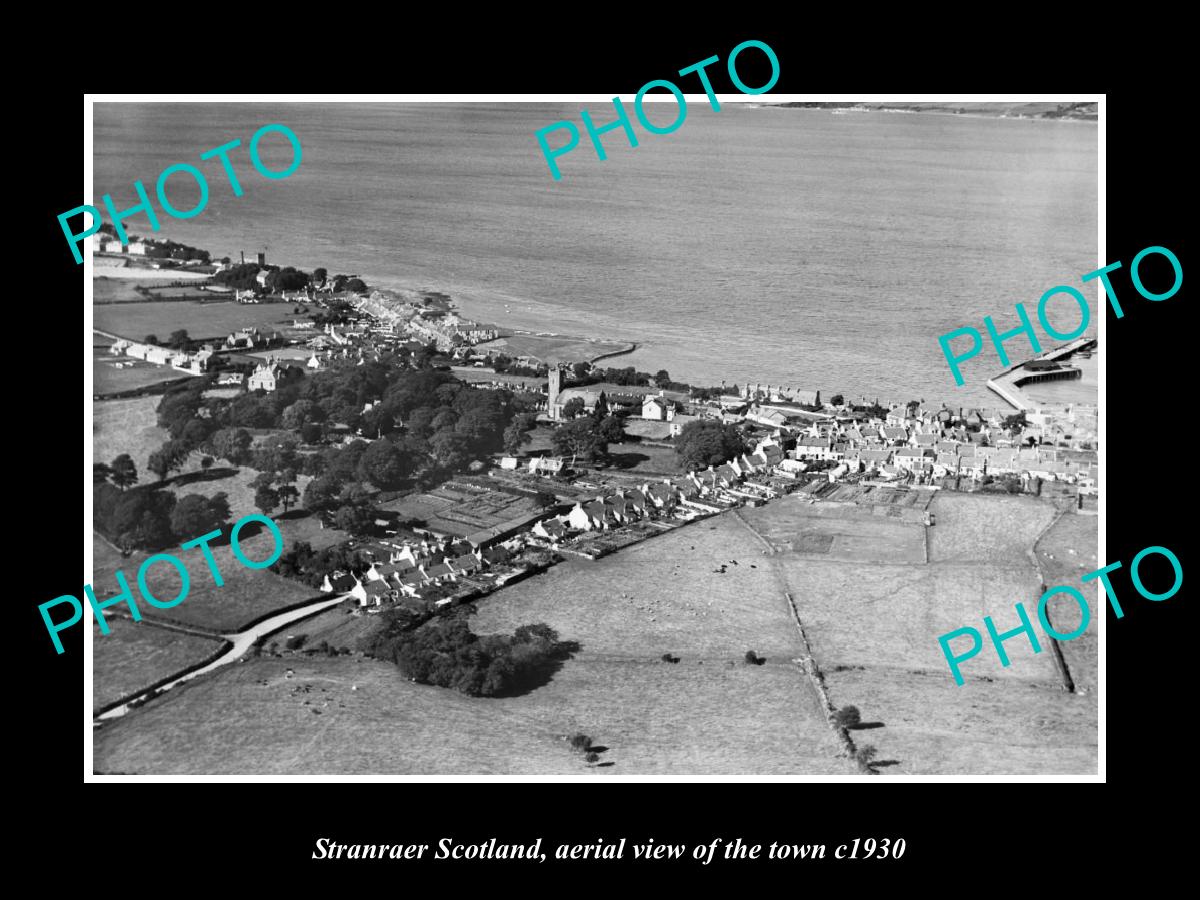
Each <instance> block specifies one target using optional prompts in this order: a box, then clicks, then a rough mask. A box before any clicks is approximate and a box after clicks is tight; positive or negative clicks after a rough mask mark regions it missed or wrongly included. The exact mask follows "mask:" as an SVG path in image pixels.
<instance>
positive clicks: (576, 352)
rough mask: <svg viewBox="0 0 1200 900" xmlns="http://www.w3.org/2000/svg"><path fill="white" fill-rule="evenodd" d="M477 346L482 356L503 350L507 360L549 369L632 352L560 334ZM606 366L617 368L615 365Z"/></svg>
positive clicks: (618, 344) (519, 337)
mask: <svg viewBox="0 0 1200 900" xmlns="http://www.w3.org/2000/svg"><path fill="white" fill-rule="evenodd" d="M477 346H478V349H479V350H480V351H482V352H484V353H486V352H488V351H489V350H503V351H504V352H505V353H507V354H508V355H509V356H514V357H516V356H532V357H535V358H537V359H540V360H541V361H542V362H544V363H549V364H550V365H554V364H555V363H560V362H561V363H574V362H591V361H592V360H594V359H596V358H597V357H600V356H606V355H607V354H610V353H617V352H619V351H622V350H632V349H633V345H632V344H627V343H621V342H618V341H599V340H587V339H584V338H573V337H567V336H565V335H561V334H555V335H540V334H513V335H509V336H508V337H502V338H497V339H496V340H494V341H484V342H483V343H482V344H479V345H477ZM607 364H608V365H612V366H617V365H618V363H617V362H615V361H613V362H608V363H607Z"/></svg>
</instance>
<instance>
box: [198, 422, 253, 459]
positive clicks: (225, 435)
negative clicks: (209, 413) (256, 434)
mask: <svg viewBox="0 0 1200 900" xmlns="http://www.w3.org/2000/svg"><path fill="white" fill-rule="evenodd" d="M253 442H254V439H253V438H252V437H251V436H250V432H248V431H247V430H246V429H245V428H222V429H221V430H220V431H218V432H216V433H215V434H213V435H212V437H211V438H209V445H210V446H211V447H212V452H213V453H214V454H216V455H217V456H219V457H221V458H222V459H227V460H229V461H230V462H231V463H234V464H235V465H237V464H239V463H242V462H245V461H246V459H247V458H248V455H249V454H248V451H249V449H250V445H251V444H252V443H253Z"/></svg>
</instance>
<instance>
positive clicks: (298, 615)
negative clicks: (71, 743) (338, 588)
mask: <svg viewBox="0 0 1200 900" xmlns="http://www.w3.org/2000/svg"><path fill="white" fill-rule="evenodd" d="M349 596H350V595H349V594H343V595H342V596H340V597H334V598H332V599H325V600H318V601H316V602H315V603H310V604H308V605H307V606H301V607H298V608H297V609H291V610H288V611H287V612H283V613H280V614H279V615H277V616H272V617H271V618H269V619H264V620H263V621H261V622H259V623H258V624H257V625H253V626H251V627H250V628H247V629H246V630H245V631H239V632H238V633H237V634H223V635H221V637H223V638H225V640H227V641H229V642H230V643H231V644H233V646H232V647H231V648H230V649H229V650H227V651H226V652H225V653H223V654H222V655H221V656H219V657H217V658H216V659H215V660H213V661H212V662H210V663H209V664H208V665H207V666H203V667H202V668H199V669H196V671H194V672H188V673H187V674H186V675H181V676H180V677H178V678H176V679H174V680H173V681H169V682H167V683H166V684H164V685H163V686H162V687H160V688H158V692H159V693H161V692H163V691H169V690H170V689H171V688H173V687H175V685H177V684H181V683H182V682H184V681H188V680H190V679H192V678H195V677H196V676H197V675H203V674H205V673H206V672H211V671H212V670H213V669H216V668H219V667H221V666H225V665H228V664H229V663H231V662H233V661H234V660H237V659H240V658H241V657H242V656H243V655H245V653H246V651H247V650H249V649H250V648H251V647H253V646H254V642H255V641H257V640H258V639H259V638H260V637H265V636H266V635H268V634H271V633H272V632H274V631H278V630H279V629H280V628H283V627H284V626H286V625H290V624H291V623H292V622H296V621H299V620H300V619H304V618H307V617H308V616H311V615H314V614H315V613H319V612H321V611H323V610H326V609H329V608H330V607H333V606H337V605H338V604H339V603H341V602H343V601H344V600H345V599H346V598H347V597H349ZM97 640H100V639H99V638H98V639H97ZM149 693H150V692H149V691H147V692H146V693H145V694H141V695H139V696H138V697H134V698H133V700H139V699H141V698H143V697H145V696H146V695H147V694H149ZM133 700H131V701H130V703H132V702H133ZM127 712H129V703H125V704H122V705H121V706H116V707H113V708H112V709H110V710H109V711H108V712H105V713H102V714H101V715H99V716H96V718H97V719H100V720H106V719H116V718H119V717H120V716H123V715H125V713H127Z"/></svg>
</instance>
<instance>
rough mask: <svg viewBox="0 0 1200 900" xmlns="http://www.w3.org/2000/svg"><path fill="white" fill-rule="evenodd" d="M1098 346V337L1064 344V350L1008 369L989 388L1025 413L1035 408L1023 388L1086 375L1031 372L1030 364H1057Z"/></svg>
mask: <svg viewBox="0 0 1200 900" xmlns="http://www.w3.org/2000/svg"><path fill="white" fill-rule="evenodd" d="M1097 343H1098V341H1097V339H1096V338H1076V339H1075V340H1073V341H1071V342H1070V343H1067V344H1063V345H1062V346H1061V347H1055V348H1054V349H1053V350H1047V351H1046V352H1045V353H1042V354H1039V355H1038V356H1035V357H1034V358H1033V359H1027V360H1025V361H1024V362H1020V363H1017V364H1016V365H1014V366H1009V367H1008V368H1007V369H1005V370H1004V371H1003V372H1001V373H1000V374H999V375H997V376H996V377H995V378H992V379H989V380H988V382H987V386H988V387H989V388H990V389H991V390H992V391H993V392H994V393H996V394H998V395H999V396H1000V397H1001V398H1002V399H1003V400H1004V402H1006V403H1008V404H1009V405H1010V406H1012V407H1013V408H1014V409H1016V410H1017V411H1018V412H1025V411H1027V410H1030V409H1032V408H1033V406H1034V404H1033V403H1032V402H1031V401H1029V400H1028V399H1027V398H1026V397H1025V395H1024V393H1022V391H1021V387H1022V386H1023V385H1026V384H1034V383H1036V382H1041V381H1061V380H1064V379H1074V378H1082V377H1083V373H1082V372H1081V371H1080V370H1079V369H1051V370H1048V371H1044V372H1043V371H1037V370H1030V369H1029V365H1030V364H1031V363H1038V362H1054V361H1055V360H1058V359H1062V358H1063V357H1066V356H1070V355H1071V354H1073V353H1078V352H1079V351H1080V350H1088V349H1091V348H1092V347H1095V346H1096V345H1097Z"/></svg>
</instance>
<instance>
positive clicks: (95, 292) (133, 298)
mask: <svg viewBox="0 0 1200 900" xmlns="http://www.w3.org/2000/svg"><path fill="white" fill-rule="evenodd" d="M96 271H97V275H96V277H94V278H93V279H92V302H93V303H94V304H96V305H100V304H103V303H145V302H146V298H145V296H144V295H143V294H141V293H140V292H138V291H136V290H134V288H135V287H136V286H137V285H139V284H144V283H145V282H143V281H141V280H140V279H139V280H134V279H132V278H115V277H113V278H109V277H105V276H103V275H100V274H99V273H100V272H101V271H117V270H115V269H105V270H101V269H99V268H97V270H96ZM122 271H123V270H122Z"/></svg>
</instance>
